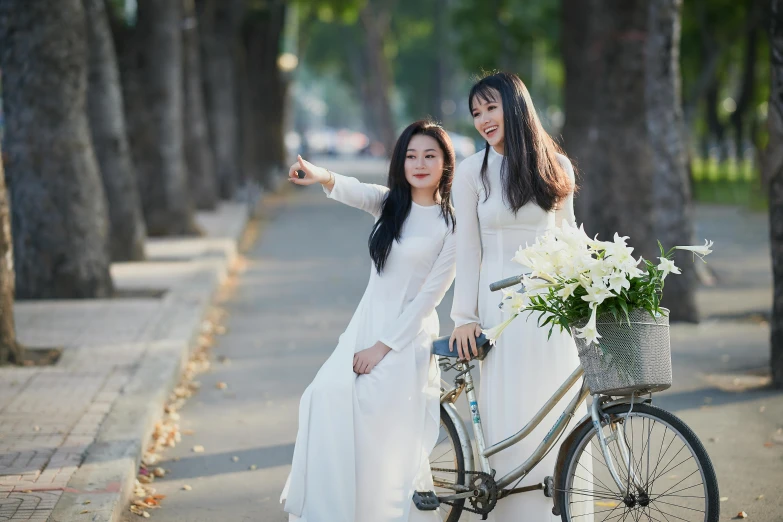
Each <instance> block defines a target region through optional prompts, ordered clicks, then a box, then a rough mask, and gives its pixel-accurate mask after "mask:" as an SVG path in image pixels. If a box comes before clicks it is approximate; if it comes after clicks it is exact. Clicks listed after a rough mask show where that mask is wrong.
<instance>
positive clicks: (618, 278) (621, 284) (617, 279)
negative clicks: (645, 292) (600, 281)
mask: <svg viewBox="0 0 783 522" xmlns="http://www.w3.org/2000/svg"><path fill="white" fill-rule="evenodd" d="M606 284H607V286H608V287H609V290H611V291H612V292H614V293H615V294H617V295H620V293H622V291H623V289H626V290H628V289H629V288H631V282H630V281H629V280H628V277H627V276H626V275H625V273H624V272H619V271H616V272H613V273H612V274H611V275H609V276H607V278H606Z"/></svg>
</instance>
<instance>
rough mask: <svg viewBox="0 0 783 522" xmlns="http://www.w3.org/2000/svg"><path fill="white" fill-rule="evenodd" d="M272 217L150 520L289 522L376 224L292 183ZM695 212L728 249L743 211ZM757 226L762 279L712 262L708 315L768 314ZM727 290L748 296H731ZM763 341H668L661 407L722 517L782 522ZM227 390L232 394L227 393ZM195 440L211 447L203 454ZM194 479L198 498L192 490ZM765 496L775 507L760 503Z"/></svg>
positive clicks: (446, 327) (749, 328)
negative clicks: (329, 367)
mask: <svg viewBox="0 0 783 522" xmlns="http://www.w3.org/2000/svg"><path fill="white" fill-rule="evenodd" d="M331 167H332V168H333V169H334V170H336V171H338V172H344V173H346V174H353V175H358V174H360V173H361V174H364V175H365V179H367V180H372V181H376V182H383V180H384V177H385V176H384V174H383V166H382V165H377V164H373V163H362V164H357V163H355V162H354V163H343V164H340V163H339V162H333V163H332V164H331ZM267 212H268V214H269V215H268V216H267V217H268V218H269V219H268V222H267V223H266V224H265V227H264V229H263V230H262V232H261V236H260V237H259V239H258V241H256V243H255V244H254V245H253V247H252V248H251V249H250V251H249V252H247V253H246V257H247V260H248V265H247V270H246V271H245V272H244V273H243V274H242V275H241V277H240V279H239V283H238V285H237V289H236V293H235V295H234V296H233V297H232V298H231V299H229V301H228V302H227V303H226V304H225V308H226V310H227V311H228V313H229V316H228V318H227V329H228V331H227V333H226V334H225V335H224V336H222V337H220V338H219V339H218V342H217V345H216V347H215V349H214V356H215V358H216V359H217V358H218V357H220V356H224V357H227V358H228V361H229V363H228V364H221V363H220V362H218V361H217V360H216V361H215V362H214V363H213V368H212V370H211V372H210V373H208V374H206V375H202V376H201V377H200V378H199V380H200V381H201V382H202V389H201V391H200V392H199V393H198V394H197V395H196V396H195V397H194V398H193V399H191V400H190V402H189V403H188V404H187V406H186V407H185V408H184V409H183V410H182V411H181V416H182V422H181V424H182V428H183V429H192V430H194V434H193V435H190V436H184V437H183V442H182V444H180V445H179V447H177V448H175V449H174V450H170V451H168V452H167V453H166V454H165V456H164V458H165V459H166V461H165V463H164V467H166V468H168V469H170V470H171V473H170V474H169V475H168V477H167V478H166V479H164V480H159V481H157V482H156V488H157V489H158V491H159V492H160V493H163V494H165V495H167V498H166V499H165V501H164V508H163V509H161V510H158V511H156V512H155V513H154V518H155V519H157V520H161V521H166V522H175V521H177V522H180V521H181V522H201V521H226V522H230V521H254V522H255V521H257V522H283V521H285V520H287V517H286V516H285V515H284V514H283V512H282V508H281V506H280V505H279V504H278V497H279V494H280V490H281V488H282V485H283V482H284V481H285V477H286V475H287V473H288V469H289V463H290V460H291V456H292V452H293V442H294V438H295V433H296V425H297V418H296V415H297V410H298V401H299V397H300V395H301V393H302V391H303V390H304V388H305V387H306V386H307V384H308V383H309V382H310V381H311V380H312V378H313V376H314V375H315V373H316V371H317V369H318V368H319V366H320V365H321V363H322V362H323V361H324V360H325V359H326V358H327V357H328V355H329V353H330V352H331V350H332V349H333V347H334V345H335V344H336V340H337V337H338V336H339V334H340V333H341V332H342V330H343V328H344V327H345V325H346V324H347V323H348V320H349V319H350V316H351V314H352V312H353V310H354V308H355V306H356V305H357V304H358V302H359V299H360V297H361V294H362V292H363V290H364V286H365V284H366V282H367V278H368V276H369V270H370V263H369V258H368V256H367V252H366V238H367V235H368V233H369V230H370V226H371V224H372V223H371V218H370V217H369V216H367V215H365V214H362V213H361V212H359V211H356V210H354V209H349V208H345V207H343V206H341V205H339V204H337V203H335V202H333V201H330V200H327V199H326V198H325V197H324V196H323V194H322V193H321V191H320V188H314V187H310V188H300V187H296V188H294V187H292V190H291V191H289V192H288V193H287V194H286V195H285V196H283V197H279V198H277V199H276V200H275V201H273V202H272V203H271V204H269V205H267ZM698 215H699V216H700V218H701V220H702V223H703V224H701V225H699V227H698V228H699V230H700V232H704V233H706V234H708V237H710V238H711V239H716V247H717V246H719V242H718V241H717V239H718V237H713V235H709V233H710V232H712V233H714V234H721V233H722V234H723V235H724V236H726V237H724V238H723V241H724V243H730V242H731V238H730V237H728V236H727V235H726V234H727V232H726V227H722V226H721V225H720V224H719V220H720V219H721V216H723V218H724V219H727V220H728V222H730V223H735V225H736V219H737V216H735V215H728V216H727V214H726V212H723V211H721V210H720V209H717V210H716V209H710V208H708V209H703V210H701V211H700V213H699V214H698ZM746 217H747V216H746ZM747 218H748V219H746V220H745V221H742V222H741V223H744V226H746V227H752V228H753V233H755V234H756V236H758V237H757V238H756V241H755V242H753V244H752V245H746V246H745V247H743V248H745V250H744V251H745V252H748V251H751V250H752V252H753V253H754V256H753V257H752V259H751V260H750V261H749V263H750V265H748V266H752V267H753V269H754V270H755V272H754V276H753V278H752V281H750V283H748V282H743V281H744V280H743V279H742V273H741V271H738V270H736V260H737V259H739V257H740V256H741V251H740V250H738V249H737V248H734V247H732V249H731V250H730V252H731V256H724V257H723V258H722V259H720V260H719V259H718V257H719V256H718V254H717V253H716V258H715V265H716V266H717V267H718V269H719V270H718V276H719V279H720V278H721V276H722V277H723V280H724V281H725V284H723V286H721V287H719V288H714V289H706V290H702V291H701V292H700V297H699V299H700V302H701V303H703V304H704V308H706V309H708V310H707V313H706V314H705V315H706V316H708V317H709V316H712V317H715V316H721V315H724V314H725V315H730V314H734V313H735V312H737V311H738V310H739V309H743V310H753V311H755V310H758V309H762V308H764V307H765V306H768V305H765V303H767V301H765V299H767V296H768V295H769V289H768V286H767V285H768V279H765V277H768V276H765V275H764V274H765V272H764V270H765V268H766V269H768V264H767V265H765V264H764V263H765V259H764V255H765V250H764V247H763V245H761V246H759V244H758V243H759V241H760V240H761V239H760V238H761V237H762V235H763V234H762V233H760V232H759V231H758V230H757V225H759V224H760V223H761V224H763V220H761V219H760V218H759V217H758V216H749V217H747ZM716 220H717V221H716ZM736 226H741V225H736ZM736 226H735V228H736ZM751 236H752V234H751V235H748V234H745V235H743V238H744V239H743V240H750V239H749V238H750V237H751ZM754 245H755V246H754ZM737 246H740V245H739V243H737ZM749 249H750V250H749ZM728 251H729V249H727V252H728ZM767 259H768V258H767ZM767 274H768V272H767ZM729 283H730V284H729ZM751 283H752V284H751ZM743 285H744V286H743ZM748 285H750V286H748ZM746 287H747V288H746ZM731 288H735V289H739V290H742V289H743V288H746V291H744V293H742V294H741V295H740V294H737V293H736V292H735V293H733V294H732V293H731V292H730V289H731ZM743 300H744V301H743ZM450 305H451V294H450V293H449V295H447V297H446V299H444V302H443V303H442V304H441V307H440V309H439V311H440V316H441V331H442V332H444V333H445V332H448V331H450V328H451V326H452V323H451V322H450V320H449V318H448V310H449V308H450ZM740 311H741V310H740ZM767 339H768V330H767V328H766V326H765V325H764V324H760V325H759V324H750V323H746V324H725V323H723V324H721V323H717V322H714V321H708V322H706V323H703V324H701V325H699V326H678V327H676V328H674V329H673V332H672V341H673V342H672V344H673V353H674V363H675V380H676V382H675V386H674V387H673V388H672V390H670V391H669V392H667V393H665V394H662V395H661V396H660V400H659V401H658V403H659V404H661V405H664V406H665V407H667V408H670V409H672V410H673V411H676V412H677V413H678V414H679V415H681V416H682V417H683V418H684V419H685V420H686V422H688V423H691V425H692V427H693V428H694V430H695V431H696V433H697V435H699V436H700V437H701V438H702V440H704V441H705V444H707V445H708V451H709V452H710V454H711V455H712V456H713V460H714V462H715V464H716V468H717V470H718V474H719V480H720V483H721V489H722V495H724V496H728V497H729V500H728V501H726V502H725V503H724V505H723V506H724V509H723V511H724V515H725V516H724V517H722V518H721V519H722V520H723V519H726V520H728V519H729V518H730V517H729V515H731V516H733V515H734V514H736V512H737V511H738V510H740V509H742V510H745V511H747V512H748V513H750V514H751V516H752V517H753V519H754V520H764V521H773V522H774V521H779V520H783V516H781V515H780V513H781V511H783V498H781V493H780V488H779V486H778V484H780V483H783V460H781V458H782V457H781V456H782V455H783V445H777V444H775V445H773V446H772V447H769V446H764V443H765V442H769V441H770V440H771V438H772V436H773V435H774V433H775V430H777V429H778V428H781V427H783V397H782V396H781V394H780V393H776V392H771V391H767V390H764V389H760V390H755V391H754V390H753V389H752V388H753V387H754V386H755V385H756V383H757V382H758V381H759V378H757V377H756V374H757V372H756V370H757V369H759V368H763V367H764V366H765V365H767V364H768V349H767V342H768V341H767ZM760 380H761V382H763V377H761V378H760ZM218 382H225V383H226V384H227V385H228V387H227V389H225V390H219V389H217V388H216V383H218ZM749 388H751V389H749ZM710 439H713V440H712V441H710ZM196 444H199V445H203V446H204V447H205V452H204V453H198V454H197V453H193V452H192V451H191V448H192V447H193V446H194V445H196ZM232 457H238V459H239V460H238V462H233V460H232ZM176 459H178V460H176ZM250 466H256V469H254V470H250V469H249V468H250ZM184 484H188V485H190V486H191V487H192V490H191V491H184V490H182V489H181V487H182V485H184ZM761 494H764V495H765V498H764V499H762V500H755V498H756V497H757V496H758V495H761ZM128 520H129V521H130V520H135V517H134V518H131V517H129V518H128Z"/></svg>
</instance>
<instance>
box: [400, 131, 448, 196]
mask: <svg viewBox="0 0 783 522" xmlns="http://www.w3.org/2000/svg"><path fill="white" fill-rule="evenodd" d="M442 176H443V151H442V150H441V148H440V144H438V141H437V140H436V139H435V138H432V137H430V136H426V135H424V134H417V135H415V136H414V137H413V138H411V141H410V143H408V151H407V153H406V155H405V179H407V180H408V183H410V185H411V187H412V188H414V189H428V190H430V191H432V192H434V191H435V190H436V188H437V187H438V184H439V183H440V178H441V177H442Z"/></svg>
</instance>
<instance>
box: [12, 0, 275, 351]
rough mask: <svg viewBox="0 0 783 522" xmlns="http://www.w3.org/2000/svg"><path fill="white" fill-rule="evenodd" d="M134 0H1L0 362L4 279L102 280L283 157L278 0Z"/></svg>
mask: <svg viewBox="0 0 783 522" xmlns="http://www.w3.org/2000/svg"><path fill="white" fill-rule="evenodd" d="M136 5H137V7H136V9H135V10H132V11H127V10H126V9H125V2H122V1H115V0H0V70H2V72H3V102H4V113H5V121H6V132H5V140H4V143H3V149H4V150H3V152H4V154H3V164H4V167H5V176H0V178H3V179H4V182H5V185H7V195H6V190H5V186H3V185H0V231H2V235H0V256H1V259H2V263H0V317H1V318H2V319H1V320H0V362H3V361H8V360H18V359H19V357H20V353H21V352H20V351H19V350H20V348H19V347H18V346H17V344H16V343H15V341H14V331H13V312H12V302H13V298H14V295H16V297H17V298H19V299H48V298H96V297H108V296H111V295H112V293H113V291H114V290H113V283H112V278H111V274H110V270H109V268H110V263H111V262H112V261H138V260H142V259H143V258H144V240H145V237H147V236H167V235H196V234H199V229H198V227H197V225H196V223H195V220H194V215H195V214H194V212H195V209H196V208H199V209H214V208H215V205H216V204H217V203H218V201H219V200H220V199H221V198H223V199H230V198H232V197H234V195H235V193H236V191H237V190H238V188H239V186H240V184H242V183H246V182H250V181H253V182H260V183H264V182H265V181H266V180H267V177H266V176H267V175H268V173H269V172H270V171H271V170H272V169H274V168H276V167H279V166H281V165H282V164H283V163H284V160H285V158H284V150H283V138H282V127H283V114H284V107H285V105H286V104H285V97H286V80H285V78H283V76H282V75H281V73H280V71H279V69H278V67H277V56H278V54H279V49H280V36H281V30H282V29H281V28H282V27H283V22H284V16H285V13H286V5H285V2H284V0H277V1H275V0H270V1H268V2H260V3H259V2H250V1H247V0H195V1H194V0H137V2H136ZM9 203H10V211H9Z"/></svg>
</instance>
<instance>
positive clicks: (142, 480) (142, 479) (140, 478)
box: [138, 475, 155, 484]
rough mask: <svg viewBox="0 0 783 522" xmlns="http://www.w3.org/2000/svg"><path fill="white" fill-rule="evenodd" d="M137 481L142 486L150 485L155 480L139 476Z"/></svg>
mask: <svg viewBox="0 0 783 522" xmlns="http://www.w3.org/2000/svg"><path fill="white" fill-rule="evenodd" d="M138 480H139V482H141V483H142V484H152V481H153V480H155V479H154V478H152V477H150V476H149V475H139V479H138Z"/></svg>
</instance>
